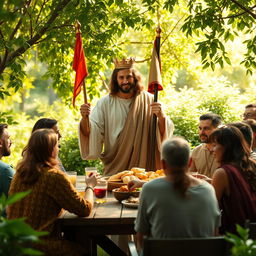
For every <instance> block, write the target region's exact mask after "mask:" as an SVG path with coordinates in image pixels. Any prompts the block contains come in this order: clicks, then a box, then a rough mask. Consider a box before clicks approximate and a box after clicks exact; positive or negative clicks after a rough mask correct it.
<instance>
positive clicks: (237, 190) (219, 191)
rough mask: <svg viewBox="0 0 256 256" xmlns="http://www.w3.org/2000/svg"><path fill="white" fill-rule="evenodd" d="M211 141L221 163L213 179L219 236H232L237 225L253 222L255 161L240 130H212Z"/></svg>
mask: <svg viewBox="0 0 256 256" xmlns="http://www.w3.org/2000/svg"><path fill="white" fill-rule="evenodd" d="M210 140H211V142H212V143H213V153H214V156H215V158H216V160H217V161H218V162H219V163H220V168H218V169H217V170H216V171H215V173H214V175H213V180H212V185H213V186H214V188H215V191H216V196H217V199H218V201H219V205H220V208H221V210H222V225H221V228H220V233H222V234H224V233H225V232H226V231H228V232H232V233H235V232H236V224H239V225H241V226H244V225H245V222H246V220H249V221H256V162H255V161H254V160H253V159H251V158H250V147H249V145H248V144H247V143H246V141H245V139H244V136H243V135H242V133H241V131H240V130H239V129H238V128H236V127H234V126H232V125H228V126H225V127H223V128H220V129H218V130H216V131H214V132H213V133H212V134H211V136H210Z"/></svg>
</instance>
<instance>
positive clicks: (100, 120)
mask: <svg viewBox="0 0 256 256" xmlns="http://www.w3.org/2000/svg"><path fill="white" fill-rule="evenodd" d="M78 134H79V148H80V153H81V157H82V159H85V160H86V159H97V158H99V157H100V154H101V152H102V148H103V141H104V113H103V108H102V103H101V102H98V103H97V105H96V106H95V108H94V109H93V111H92V113H91V115H90V135H89V137H86V136H84V135H83V134H82V132H81V130H80V124H79V128H78Z"/></svg>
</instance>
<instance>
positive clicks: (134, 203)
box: [122, 197, 140, 208]
mask: <svg viewBox="0 0 256 256" xmlns="http://www.w3.org/2000/svg"><path fill="white" fill-rule="evenodd" d="M122 204H123V205H124V206H126V207H129V208H138V206H139V204H140V201H139V197H129V198H128V199H126V200H123V201H122Z"/></svg>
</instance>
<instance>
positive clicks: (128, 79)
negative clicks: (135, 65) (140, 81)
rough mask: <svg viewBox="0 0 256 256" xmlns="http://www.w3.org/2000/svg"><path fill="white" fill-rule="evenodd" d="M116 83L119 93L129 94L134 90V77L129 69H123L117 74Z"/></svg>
mask: <svg viewBox="0 0 256 256" xmlns="http://www.w3.org/2000/svg"><path fill="white" fill-rule="evenodd" d="M117 83H118V87H119V90H120V92H122V93H125V94H129V93H132V92H133V90H134V88H135V83H134V77H133V74H132V70H131V69H123V70H120V71H118V73H117Z"/></svg>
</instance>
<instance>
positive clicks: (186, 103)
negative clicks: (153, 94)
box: [162, 78, 243, 147]
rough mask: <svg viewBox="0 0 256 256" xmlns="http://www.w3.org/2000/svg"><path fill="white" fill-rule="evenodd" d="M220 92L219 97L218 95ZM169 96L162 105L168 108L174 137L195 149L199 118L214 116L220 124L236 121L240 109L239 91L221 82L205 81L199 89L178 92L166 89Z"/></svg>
mask: <svg viewBox="0 0 256 256" xmlns="http://www.w3.org/2000/svg"><path fill="white" fill-rule="evenodd" d="M220 92H221V93H220ZM165 93H166V94H167V95H169V96H168V97H164V98H163V99H162V101H163V102H164V103H165V104H166V105H167V114H168V115H169V116H170V118H171V119H172V120H173V122H174V125H175V130H174V134H175V135H179V136H183V137H185V138H186V139H187V140H188V141H189V142H190V143H191V146H192V147H194V146H196V145H198V144H199V143H200V142H199V140H198V122H199V117H200V115H202V114H206V113H210V112H212V113H215V114H218V115H220V116H221V117H222V119H223V123H230V122H234V121H239V120H240V117H239V114H238V113H239V112H240V113H241V112H242V107H243V106H242V105H241V103H240V102H239V99H240V97H241V96H240V91H239V90H238V89H237V87H236V86H232V85H230V83H229V82H228V81H226V80H225V79H224V78H220V79H218V80H217V79H208V80H206V79H204V78H202V81H201V82H200V84H199V85H198V89H192V88H190V89H188V88H186V87H185V88H183V89H180V90H179V91H176V90H174V88H172V87H170V88H168V86H167V87H166V89H165Z"/></svg>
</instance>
